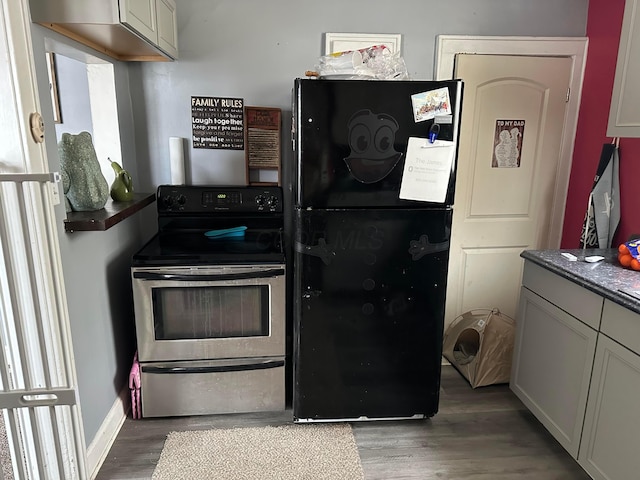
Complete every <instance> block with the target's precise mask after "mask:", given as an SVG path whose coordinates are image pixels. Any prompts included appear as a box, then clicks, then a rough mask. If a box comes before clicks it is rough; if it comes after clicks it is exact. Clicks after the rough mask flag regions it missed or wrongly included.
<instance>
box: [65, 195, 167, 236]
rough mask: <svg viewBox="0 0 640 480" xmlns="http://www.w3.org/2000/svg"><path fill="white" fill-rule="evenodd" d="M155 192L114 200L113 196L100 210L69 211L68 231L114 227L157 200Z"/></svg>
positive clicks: (66, 223) (66, 226) (66, 228)
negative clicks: (124, 200) (121, 200)
mask: <svg viewBox="0 0 640 480" xmlns="http://www.w3.org/2000/svg"><path fill="white" fill-rule="evenodd" d="M155 200H156V194H155V193H134V194H133V200H130V201H128V202H114V201H113V200H112V199H111V198H109V200H107V204H106V205H105V206H104V208H101V209H100V210H94V211H92V212H68V213H67V218H66V220H65V221H64V230H65V231H66V232H69V233H70V232H81V231H104V230H107V229H109V228H111V227H113V226H114V225H115V224H116V223H119V222H121V221H123V220H125V219H126V218H129V217H130V216H131V215H133V214H134V213H136V212H139V211H140V210H142V209H143V208H144V207H146V206H147V205H149V204H151V203H153V202H155Z"/></svg>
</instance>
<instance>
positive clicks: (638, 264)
mask: <svg viewBox="0 0 640 480" xmlns="http://www.w3.org/2000/svg"><path fill="white" fill-rule="evenodd" d="M631 268H633V269H634V270H638V271H640V262H639V261H638V260H636V259H635V258H633V259H631Z"/></svg>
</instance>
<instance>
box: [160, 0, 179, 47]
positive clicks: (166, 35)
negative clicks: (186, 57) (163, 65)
mask: <svg viewBox="0 0 640 480" xmlns="http://www.w3.org/2000/svg"><path fill="white" fill-rule="evenodd" d="M156 23H157V24H158V46H159V47H160V48H161V49H162V50H164V51H165V52H167V53H168V54H169V55H171V57H173V58H178V22H177V18H176V3H175V2H174V1H173V0H156Z"/></svg>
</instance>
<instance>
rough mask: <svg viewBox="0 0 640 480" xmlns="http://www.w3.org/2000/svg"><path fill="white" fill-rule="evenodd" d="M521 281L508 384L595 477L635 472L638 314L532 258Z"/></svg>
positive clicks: (604, 479) (638, 468) (608, 479)
mask: <svg viewBox="0 0 640 480" xmlns="http://www.w3.org/2000/svg"><path fill="white" fill-rule="evenodd" d="M522 284H523V287H522V292H521V296H520V306H519V311H518V317H517V318H516V342H515V346H514V357H513V366H512V368H511V383H510V386H511V389H512V390H513V391H514V392H515V394H516V395H517V396H518V398H520V400H522V402H523V403H524V404H525V405H526V406H527V407H528V408H529V409H530V410H531V412H533V414H534V415H535V416H536V417H537V418H538V419H539V420H540V422H541V423H542V424H543V425H544V426H545V427H546V428H547V430H549V432H550V433H551V434H552V435H553V436H554V437H555V438H556V439H557V440H558V442H559V443H560V444H561V445H562V446H563V447H564V448H565V449H566V450H567V451H568V452H569V453H570V454H571V455H572V456H573V457H574V458H576V459H577V460H578V463H579V464H580V465H581V466H582V468H584V469H585V471H586V472H587V473H588V474H589V475H590V476H591V477H593V478H594V479H595V480H631V479H637V478H640V473H639V472H640V314H637V313H635V312H634V311H632V310H629V309H628V308H625V307H623V306H621V305H620V304H618V303H615V302H613V301H611V300H609V299H606V300H605V299H604V298H603V297H601V296H600V295H597V294H595V293H593V292H592V291H590V290H587V289H586V288H584V287H582V286H580V285H578V284H577V283H574V282H571V281H570V280H567V279H565V278H563V277H562V276H560V275H558V274H556V273H553V272H551V271H549V270H546V269H544V268H542V267H540V266H538V265H536V264H533V263H531V262H530V261H526V262H525V268H524V275H523V282H522ZM550 300H551V301H550Z"/></svg>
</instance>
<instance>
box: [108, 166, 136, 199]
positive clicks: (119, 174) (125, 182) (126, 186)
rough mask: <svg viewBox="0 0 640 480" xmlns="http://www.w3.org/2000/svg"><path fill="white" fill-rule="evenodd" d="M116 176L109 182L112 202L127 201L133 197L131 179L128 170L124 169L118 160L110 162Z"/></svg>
mask: <svg viewBox="0 0 640 480" xmlns="http://www.w3.org/2000/svg"><path fill="white" fill-rule="evenodd" d="M111 167H112V168H113V171H114V172H116V178H115V180H114V181H113V183H112V184H111V192H110V193H111V198H112V199H113V201H114V202H127V201H129V200H132V199H133V180H131V175H129V172H127V171H126V170H124V169H123V168H122V167H121V166H120V165H119V164H118V162H111Z"/></svg>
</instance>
